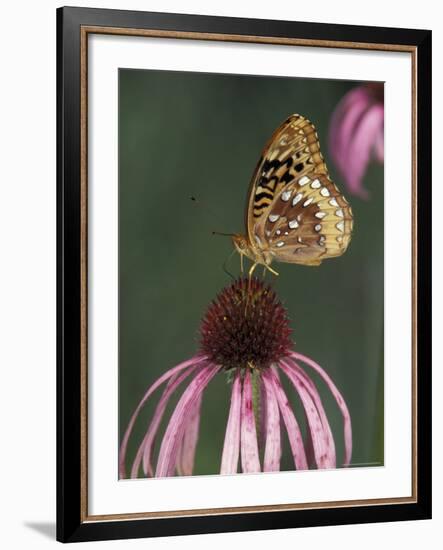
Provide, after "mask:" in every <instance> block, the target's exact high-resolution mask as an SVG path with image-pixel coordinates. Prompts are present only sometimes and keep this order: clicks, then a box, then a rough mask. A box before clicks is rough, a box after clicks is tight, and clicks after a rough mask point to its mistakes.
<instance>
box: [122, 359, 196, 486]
mask: <svg viewBox="0 0 443 550" xmlns="http://www.w3.org/2000/svg"><path fill="white" fill-rule="evenodd" d="M196 368H197V365H192V366H191V367H189V368H188V369H187V370H186V371H185V372H182V373H181V374H180V376H179V377H177V376H176V375H174V376H173V377H172V378H171V379H170V380H169V382H168V385H167V386H166V388H165V390H164V392H163V394H162V396H161V398H160V401H159V402H158V404H157V407H156V409H155V412H154V416H153V418H152V420H151V422H150V424H149V428H148V431H147V432H146V434H145V437H144V438H143V441H142V442H141V444H140V447H139V448H138V451H137V454H136V456H135V459H134V462H133V464H132V469H131V478H133V479H134V478H136V477H137V476H138V470H139V468H140V462H141V460H142V457H143V471H144V474H145V475H150V476H153V474H154V473H153V471H152V466H151V452H152V446H153V444H154V440H155V436H156V434H157V430H158V428H159V426H160V422H161V419H162V417H163V413H164V412H165V409H166V406H167V404H168V401H169V399H170V397H171V395H172V394H173V393H174V391H175V390H176V389H177V388H178V386H179V385H180V384H181V383H182V382H183V380H185V379H186V378H187V377H188V376H189V375H190V374H191V373H192V372H193V371H194V370H195V369H196Z"/></svg>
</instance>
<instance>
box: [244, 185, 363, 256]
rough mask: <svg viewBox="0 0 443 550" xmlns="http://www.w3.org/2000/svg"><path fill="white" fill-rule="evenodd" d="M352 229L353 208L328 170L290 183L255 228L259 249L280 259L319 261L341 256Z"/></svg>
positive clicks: (254, 232)
mask: <svg viewBox="0 0 443 550" xmlns="http://www.w3.org/2000/svg"><path fill="white" fill-rule="evenodd" d="M352 229H353V216H352V210H351V207H350V206H349V204H348V202H347V200H346V199H345V198H344V196H343V195H342V194H341V193H340V191H339V190H338V189H337V187H336V185H335V184H334V183H333V182H332V181H331V180H330V179H329V177H328V176H327V175H325V174H310V175H309V176H308V175H305V176H302V177H300V178H298V179H296V180H293V181H291V182H290V183H288V184H287V185H286V186H285V187H284V188H282V189H281V191H280V192H279V193H278V194H277V195H276V196H275V197H274V199H273V200H272V202H271V204H270V206H269V208H268V210H267V212H266V214H265V215H263V216H262V217H260V219H259V220H258V221H257V222H256V224H255V226H254V228H253V238H254V241H255V243H256V245H257V244H258V245H259V247H260V249H261V250H263V251H265V252H266V253H268V254H269V255H270V256H271V257H272V258H273V259H275V260H276V261H280V262H288V263H296V264H303V265H319V264H320V263H321V262H322V261H323V260H325V259H327V258H332V257H335V256H340V255H341V254H343V253H344V252H345V250H346V248H347V247H348V244H349V241H350V239H351V234H352Z"/></svg>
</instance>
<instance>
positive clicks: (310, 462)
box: [304, 413, 315, 469]
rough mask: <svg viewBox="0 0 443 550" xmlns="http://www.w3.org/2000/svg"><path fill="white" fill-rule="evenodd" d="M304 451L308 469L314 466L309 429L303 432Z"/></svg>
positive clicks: (306, 419) (306, 418)
mask: <svg viewBox="0 0 443 550" xmlns="http://www.w3.org/2000/svg"><path fill="white" fill-rule="evenodd" d="M304 414H305V423H306V426H307V425H308V417H307V416H306V413H304ZM304 442H305V451H306V461H307V463H308V469H311V468H315V455H314V444H313V443H312V437H311V432H310V430H306V433H305V439H304Z"/></svg>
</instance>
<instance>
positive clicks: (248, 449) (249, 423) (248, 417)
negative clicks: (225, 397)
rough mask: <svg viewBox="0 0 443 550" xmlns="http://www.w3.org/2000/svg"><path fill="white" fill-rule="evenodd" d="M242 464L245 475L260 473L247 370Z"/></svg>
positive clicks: (242, 429) (244, 385) (243, 410)
mask: <svg viewBox="0 0 443 550" xmlns="http://www.w3.org/2000/svg"><path fill="white" fill-rule="evenodd" d="M241 463H242V470H243V472H245V473H256V472H260V459H259V456H258V444H257V431H256V428H255V418H254V410H253V407H252V384H251V373H250V372H249V369H246V374H245V378H244V380H243V396H242V407H241Z"/></svg>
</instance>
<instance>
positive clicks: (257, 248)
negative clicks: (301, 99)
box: [232, 114, 353, 276]
mask: <svg viewBox="0 0 443 550" xmlns="http://www.w3.org/2000/svg"><path fill="white" fill-rule="evenodd" d="M245 225H246V234H245V235H241V234H234V235H232V240H233V243H234V246H235V248H236V250H237V251H238V252H239V254H240V260H241V270H242V271H243V257H244V256H246V257H247V258H249V259H250V260H251V261H252V266H251V268H250V269H249V276H252V274H253V272H254V270H255V268H256V267H257V266H258V265H262V266H263V267H264V271H266V270H268V271H270V272H271V273H273V274H274V275H278V273H277V271H275V270H274V269H273V268H272V267H271V263H272V262H273V261H274V260H275V261H278V262H287V263H294V264H301V265H309V266H318V265H320V264H321V262H322V261H323V260H326V259H327V258H333V257H336V256H340V255H341V254H343V253H344V252H345V251H346V248H347V247H348V245H349V241H350V239H351V234H352V228H353V216H352V210H351V207H350V206H349V203H348V201H347V200H346V199H345V197H344V196H343V195H342V194H341V193H340V191H339V190H338V188H337V186H336V185H335V184H334V183H333V182H332V181H331V179H330V177H329V174H328V169H327V167H326V164H325V161H324V159H323V156H322V154H321V152H320V144H319V140H318V135H317V132H316V131H315V128H314V125H313V124H312V123H311V122H310V121H309V120H307V119H306V118H304V117H303V116H301V115H298V114H294V115H291V116H290V117H289V118H288V119H287V120H285V122H283V124H281V125H280V126H279V127H278V128H277V130H276V131H275V132H274V133H273V135H272V136H271V138H270V140H269V141H268V143H267V144H266V145H265V147H264V149H263V152H262V155H261V157H260V160H259V161H258V164H257V167H256V169H255V172H254V175H253V177H252V180H251V183H250V186H249V191H248V200H247V206H246V210H245Z"/></svg>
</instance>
